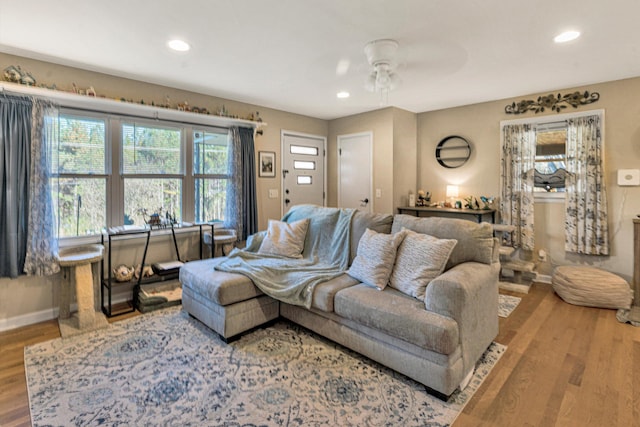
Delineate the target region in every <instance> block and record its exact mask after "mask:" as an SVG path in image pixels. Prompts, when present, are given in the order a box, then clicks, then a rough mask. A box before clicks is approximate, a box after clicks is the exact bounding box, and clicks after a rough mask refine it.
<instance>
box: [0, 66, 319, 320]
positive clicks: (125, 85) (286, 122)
mask: <svg viewBox="0 0 640 427" xmlns="http://www.w3.org/2000/svg"><path fill="white" fill-rule="evenodd" d="M9 65H19V66H21V67H22V69H23V70H25V71H29V72H30V73H32V74H33V76H34V77H35V78H36V80H37V81H38V83H44V84H46V85H48V86H51V85H52V84H54V83H55V84H56V86H57V88H58V89H59V90H68V91H70V90H71V89H72V85H73V83H75V84H76V85H77V87H78V88H81V89H86V88H88V87H89V86H93V87H94V88H95V90H96V92H97V93H98V95H99V96H105V97H107V98H116V99H119V98H125V99H132V100H135V101H139V100H144V101H145V103H147V104H150V103H151V102H152V101H153V102H154V103H161V102H163V101H164V99H165V97H166V96H169V98H170V99H171V102H172V103H173V104H177V103H179V102H184V101H188V103H189V105H191V106H197V107H205V108H207V109H208V110H209V111H212V112H213V111H218V110H219V109H220V108H221V107H222V106H223V105H224V106H225V108H226V109H227V110H228V111H229V113H230V114H234V115H237V116H239V117H248V116H249V115H250V114H251V113H255V112H256V111H259V112H260V117H262V119H263V121H264V122H266V123H267V126H266V127H263V128H262V129H263V132H264V134H263V135H257V136H256V140H255V149H256V156H257V152H258V151H274V152H276V153H277V156H276V157H277V158H276V178H257V195H258V226H259V228H260V229H264V228H266V225H267V220H268V219H269V218H280V216H281V213H280V212H281V211H280V209H281V208H280V206H281V199H280V198H277V199H269V198H268V197H267V196H268V191H269V189H270V188H277V189H278V190H279V189H280V181H279V179H278V178H277V177H279V176H281V175H280V170H281V166H280V160H281V158H282V156H281V153H280V150H281V148H280V132H281V130H283V129H284V130H290V131H296V132H301V133H308V134H314V135H320V136H326V135H327V132H328V122H327V121H326V120H320V119H315V118H312V117H307V116H302V115H298V114H293V113H287V112H284V111H279V110H274V109H269V108H265V107H260V106H256V105H251V104H244V103H241V102H236V101H231V100H228V99H223V98H217V97H212V96H207V95H202V94H198V93H193V92H187V91H183V90H179V89H174V88H170V87H166V86H159V85H155V84H151V83H146V82H141V81H137V80H131V79H125V78H119V77H114V76H110V75H107V74H101V73H96V72H92V71H86V70H81V69H77V68H72V67H65V66H61V65H56V64H52V63H47V62H42V61H36V60H31V59H27V58H23V57H18V56H13V55H8V54H3V53H0V70H3V69H5V68H6V67H8V66H9ZM256 176H257V171H256ZM280 196H281V195H280ZM161 246H162V245H161ZM168 247H169V248H170V247H171V246H170V245H168ZM129 249H130V250H128V251H123V252H122V253H121V254H120V255H121V256H122V257H124V258H125V259H127V258H130V259H131V261H126V262H125V261H123V262H125V263H127V264H131V263H133V260H134V259H135V256H134V255H135V254H136V251H139V250H140V246H139V245H135V244H134V245H132V247H131V248H129ZM153 253H155V254H157V256H159V257H160V258H158V259H156V261H162V260H165V261H166V260H167V257H169V258H170V257H171V254H170V253H167V254H163V252H162V251H161V250H158V251H154V252H153ZM163 256H164V259H163ZM59 281H60V280H59V276H55V277H53V278H38V277H35V278H27V277H19V278H18V279H15V280H11V279H7V278H0V330H1V329H3V322H5V323H6V322H7V319H11V318H16V317H18V318H19V317H20V316H31V315H33V313H41V314H42V313H44V312H50V311H51V310H52V308H53V307H57V304H58V294H59ZM39 315H40V314H39ZM42 315H44V314H42Z"/></svg>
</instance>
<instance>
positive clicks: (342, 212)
mask: <svg viewBox="0 0 640 427" xmlns="http://www.w3.org/2000/svg"><path fill="white" fill-rule="evenodd" d="M354 212H355V211H354V210H353V209H339V208H325V207H321V206H315V205H298V206H294V207H293V208H291V210H289V212H288V213H287V214H286V215H285V216H284V217H283V218H282V220H283V221H286V222H293V221H297V220H300V219H304V218H310V220H311V221H310V222H309V228H308V230H307V236H306V239H305V242H304V250H303V251H302V258H301V259H293V258H286V257H282V256H278V255H266V254H259V253H257V251H258V249H259V248H260V244H261V243H262V239H264V236H265V234H266V232H264V231H262V232H260V233H256V234H254V235H253V236H251V237H249V239H248V240H247V247H246V248H245V249H242V250H241V249H235V250H233V251H232V252H231V253H230V254H229V256H228V258H227V259H226V260H225V261H223V262H221V263H220V264H219V265H217V266H216V270H221V271H226V272H231V273H239V274H243V275H245V276H247V277H249V278H250V279H251V280H252V281H253V283H254V284H255V285H256V286H257V287H258V288H260V290H262V292H264V293H265V294H267V295H269V296H271V297H273V298H275V299H277V300H279V301H283V302H286V303H289V304H292V305H301V306H305V307H307V308H310V307H311V298H312V296H313V288H314V287H315V286H316V285H317V284H318V283H322V282H325V281H327V280H330V279H333V278H334V277H337V276H339V275H341V274H342V273H344V272H345V271H346V270H347V267H348V265H349V242H350V237H351V219H352V218H353V214H354Z"/></svg>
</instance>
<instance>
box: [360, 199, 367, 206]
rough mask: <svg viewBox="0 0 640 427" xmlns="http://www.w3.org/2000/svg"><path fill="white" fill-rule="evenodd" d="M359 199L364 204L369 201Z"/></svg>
mask: <svg viewBox="0 0 640 427" xmlns="http://www.w3.org/2000/svg"><path fill="white" fill-rule="evenodd" d="M360 201H361V202H362V203H364V204H365V205H366V204H367V203H369V199H364V200H360Z"/></svg>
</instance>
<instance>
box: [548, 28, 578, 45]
mask: <svg viewBox="0 0 640 427" xmlns="http://www.w3.org/2000/svg"><path fill="white" fill-rule="evenodd" d="M578 37H580V31H565V32H564V33H560V34H558V35H557V36H555V37H554V38H553V41H554V42H556V43H566V42H570V41H571V40H575V39H577V38H578Z"/></svg>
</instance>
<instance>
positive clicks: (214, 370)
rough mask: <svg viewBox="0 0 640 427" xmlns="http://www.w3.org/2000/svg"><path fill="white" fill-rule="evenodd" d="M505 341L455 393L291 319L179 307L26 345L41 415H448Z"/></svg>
mask: <svg viewBox="0 0 640 427" xmlns="http://www.w3.org/2000/svg"><path fill="white" fill-rule="evenodd" d="M505 350H506V347H505V346H503V345H501V344H497V343H493V344H492V345H491V346H490V347H489V349H488V350H487V352H486V353H485V354H484V356H483V357H482V359H481V360H480V361H479V363H478V366H477V368H476V372H475V375H474V377H473V379H472V381H471V383H470V384H469V386H468V387H467V388H466V389H465V390H464V391H463V392H461V393H460V392H456V393H455V394H454V395H453V397H452V398H451V399H450V400H449V402H448V403H444V402H442V401H441V400H438V399H437V398H435V397H432V396H431V395H429V394H427V393H426V392H425V390H424V387H423V386H421V385H420V384H418V383H416V382H414V381H412V380H409V379H408V378H406V377H404V376H403V375H400V374H398V373H395V372H394V371H391V370H389V369H387V368H385V367H382V366H380V365H378V364H376V363H375V362H372V361H370V360H369V359H367V358H365V357H362V356H360V355H358V354H356V353H354V352H351V351H349V350H347V349H345V348H343V347H341V346H339V345H337V344H334V343H333V342H330V341H328V340H326V339H324V338H322V337H319V336H317V335H315V334H313V333H311V332H309V331H307V330H305V329H303V328H300V327H298V326H296V325H292V324H290V323H288V322H284V321H283V322H278V323H276V324H275V325H273V326H270V327H267V328H265V329H259V330H256V331H254V332H252V333H250V334H247V335H245V336H243V337H242V338H241V339H240V340H238V341H235V342H233V343H231V344H225V343H224V342H223V341H222V340H220V338H219V337H218V336H217V335H216V334H215V333H214V332H212V331H211V330H210V329H208V328H207V327H206V326H204V325H202V324H201V323H200V322H198V321H197V320H195V319H193V318H191V317H189V316H188V315H187V314H186V313H184V312H182V311H181V310H180V308H179V307H178V308H175V307H174V308H170V309H166V310H163V311H158V312H153V313H149V314H145V315H143V316H139V317H136V318H132V319H129V320H125V321H122V322H117V323H115V324H112V325H111V326H110V327H109V328H107V329H102V330H99V331H94V332H88V333H86V334H84V335H79V336H75V337H71V338H67V339H56V340H52V341H48V342H45V343H42V344H37V345H34V346H30V347H26V348H25V366H26V374H27V384H28V390H29V401H30V407H31V419H32V423H33V426H34V427H37V426H45V425H46V426H48V425H55V426H58V425H60V426H74V425H75V426H91V425H105V426H115V425H131V426H151V425H167V426H168V425H170V426H177V425H179V426H302V425H304V426H309V425H311V426H320V425H323V426H324V425H333V426H346V425H353V426H389V425H403V426H413V425H415V426H418V425H419V426H447V425H450V424H451V423H453V421H454V420H455V419H456V417H457V415H458V414H459V413H460V411H461V410H462V408H463V407H464V405H465V403H466V402H467V401H468V400H469V399H470V397H471V396H472V395H473V393H474V392H475V391H476V390H477V388H478V387H479V386H480V384H481V383H482V381H483V380H484V378H485V377H486V376H487V375H488V374H489V372H490V371H491V368H492V367H493V366H494V365H495V363H496V362H497V361H498V359H499V358H500V357H501V356H502V354H503V353H504V351H505Z"/></svg>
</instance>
